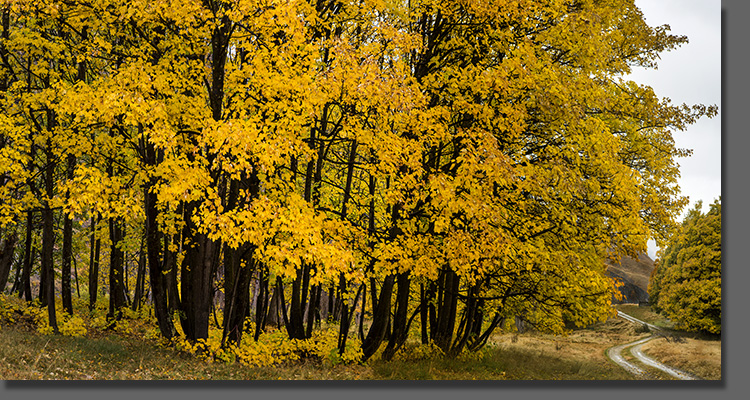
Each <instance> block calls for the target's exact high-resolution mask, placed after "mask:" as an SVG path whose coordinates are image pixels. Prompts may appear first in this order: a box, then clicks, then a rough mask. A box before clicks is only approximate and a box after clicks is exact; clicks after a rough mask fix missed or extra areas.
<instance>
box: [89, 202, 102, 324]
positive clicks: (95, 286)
mask: <svg viewBox="0 0 750 400" xmlns="http://www.w3.org/2000/svg"><path fill="white" fill-rule="evenodd" d="M100 220H101V216H99V215H97V217H96V219H94V217H91V240H90V241H89V247H90V250H89V310H90V311H93V310H94V309H95V308H96V298H97V295H98V294H99V255H100V252H101V246H102V242H101V239H99V238H98V237H97V236H96V226H97V225H98V224H99V221H100Z"/></svg>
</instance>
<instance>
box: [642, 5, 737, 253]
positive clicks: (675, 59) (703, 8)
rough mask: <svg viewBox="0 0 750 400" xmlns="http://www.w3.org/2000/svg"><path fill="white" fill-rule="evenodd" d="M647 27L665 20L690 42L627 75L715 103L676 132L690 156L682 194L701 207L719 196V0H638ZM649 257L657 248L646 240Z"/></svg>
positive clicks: (680, 96)
mask: <svg viewBox="0 0 750 400" xmlns="http://www.w3.org/2000/svg"><path fill="white" fill-rule="evenodd" d="M635 4H636V5H637V6H638V7H639V8H640V9H641V11H642V12H643V15H644V18H645V20H646V23H647V24H649V25H650V26H659V25H664V24H667V25H669V26H670V27H671V33H672V34H676V35H685V36H687V37H688V40H689V43H687V44H684V45H683V46H681V47H679V48H677V49H675V50H672V51H669V52H666V53H662V55H661V60H660V61H659V62H658V64H659V67H658V69H657V70H644V69H642V68H639V69H638V70H636V71H633V74H631V75H630V76H629V79H632V80H633V81H636V82H638V83H642V84H646V85H649V86H651V87H652V88H654V91H655V92H656V94H657V95H658V96H660V97H668V98H669V99H671V101H672V103H673V104H683V103H686V104H688V105H692V104H699V103H701V104H706V105H717V106H718V107H719V114H718V115H717V116H715V117H714V118H711V119H708V118H702V119H701V120H699V121H698V122H697V123H695V124H694V125H691V126H689V127H688V128H687V130H685V131H678V132H674V138H675V144H676V146H677V147H678V148H688V149H692V150H693V155H692V156H691V157H688V158H682V159H679V160H678V163H679V164H680V171H681V178H680V180H679V185H680V188H681V189H682V194H683V195H684V196H688V197H689V199H690V204H689V205H688V206H687V207H686V208H685V210H688V209H690V208H693V206H694V204H695V202H696V201H698V200H703V211H704V212H706V211H707V210H708V205H709V204H711V203H713V201H714V200H715V199H717V198H718V197H719V196H720V195H721V111H722V109H721V1H720V0H636V1H635ZM648 253H649V256H650V257H651V258H653V259H655V257H656V254H655V253H656V247H655V245H654V243H653V241H650V242H649V249H648Z"/></svg>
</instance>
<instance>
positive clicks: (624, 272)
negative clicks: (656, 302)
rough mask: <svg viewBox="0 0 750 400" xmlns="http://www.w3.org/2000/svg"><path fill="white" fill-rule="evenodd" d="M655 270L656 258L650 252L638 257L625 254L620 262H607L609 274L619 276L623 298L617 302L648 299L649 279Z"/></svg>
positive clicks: (634, 301)
mask: <svg viewBox="0 0 750 400" xmlns="http://www.w3.org/2000/svg"><path fill="white" fill-rule="evenodd" d="M653 270H654V260H652V259H651V257H649V256H648V254H645V253H643V254H640V255H639V256H638V259H633V258H631V257H626V256H623V257H622V259H621V260H620V262H619V263H615V262H612V261H611V260H610V261H609V262H607V275H609V276H611V277H613V278H619V279H620V280H622V282H623V283H624V285H623V286H622V287H620V292H621V293H622V295H623V299H622V300H620V301H617V300H615V299H613V300H612V301H613V302H615V303H639V302H641V301H648V280H649V277H650V276H651V271H653Z"/></svg>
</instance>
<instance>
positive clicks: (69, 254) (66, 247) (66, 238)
mask: <svg viewBox="0 0 750 400" xmlns="http://www.w3.org/2000/svg"><path fill="white" fill-rule="evenodd" d="M67 162H68V165H67V169H66V177H67V179H68V180H69V181H70V180H73V169H74V168H75V164H76V157H75V156H74V155H72V154H69V155H68V160H67ZM66 196H69V195H68V194H66ZM72 259H73V220H72V219H71V218H70V216H69V215H65V220H64V222H63V244H62V271H61V272H62V277H61V283H62V307H63V310H64V311H65V312H66V313H68V314H69V315H72V314H73V297H72V288H71V282H70V274H71V262H72Z"/></svg>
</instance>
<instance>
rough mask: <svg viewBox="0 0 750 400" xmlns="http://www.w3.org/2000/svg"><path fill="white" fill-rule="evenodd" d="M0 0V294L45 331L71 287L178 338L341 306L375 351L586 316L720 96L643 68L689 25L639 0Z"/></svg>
mask: <svg viewBox="0 0 750 400" xmlns="http://www.w3.org/2000/svg"><path fill="white" fill-rule="evenodd" d="M0 4H2V6H1V10H2V32H0V38H1V41H0V101H1V102H2V107H3V108H2V110H3V112H2V113H1V114H0V115H1V116H0V197H1V198H2V203H1V205H0V227H1V228H0V229H1V230H0V234H2V246H1V247H0V248H1V250H2V253H1V254H2V256H0V285H2V286H0V290H4V289H5V286H6V285H8V286H9V287H10V291H11V292H15V293H17V294H18V295H19V296H22V297H23V298H25V299H26V300H27V301H32V297H33V296H32V293H33V292H34V291H36V293H38V298H39V300H40V302H41V304H42V305H43V306H44V307H47V310H48V319H49V323H50V326H52V328H53V329H54V330H57V327H56V321H57V314H56V313H57V312H58V311H62V312H65V313H68V314H70V313H73V306H72V296H73V294H74V293H79V296H80V292H81V286H83V292H84V294H85V293H88V303H89V307H90V309H92V310H93V309H94V308H95V307H96V304H97V301H101V296H105V297H106V301H107V303H108V318H110V319H112V320H117V319H118V318H121V316H122V309H123V308H124V307H127V306H130V307H133V308H134V309H137V308H138V307H141V306H142V305H144V304H149V305H150V306H151V307H152V308H153V312H154V315H155V317H156V320H157V322H158V327H159V330H160V333H161V335H162V336H163V337H165V338H173V337H175V336H176V335H178V334H179V333H178V329H177V327H178V326H179V328H180V329H179V330H180V331H182V332H183V333H184V335H185V337H186V338H187V339H188V340H190V341H196V340H199V339H202V338H206V337H208V333H209V329H210V326H211V324H212V323H213V324H215V325H216V324H218V325H220V327H219V329H221V330H222V332H223V338H224V339H223V340H222V343H225V342H226V343H239V342H240V341H241V340H250V339H247V338H244V335H245V334H246V333H248V334H251V335H252V336H253V337H254V339H255V340H257V339H258V337H259V335H261V334H262V333H263V332H264V330H265V329H266V328H267V327H268V326H269V321H270V322H271V323H273V322H277V323H278V324H280V326H283V329H285V330H286V332H287V334H288V337H289V338H291V339H303V338H308V337H310V336H311V333H312V331H313V330H314V329H315V328H316V327H317V326H320V324H321V323H323V322H328V323H331V324H335V325H337V326H338V329H339V350H340V351H341V352H343V351H344V349H345V348H346V346H347V341H348V340H349V339H350V337H351V336H352V335H357V337H358V338H359V342H360V343H361V346H362V351H363V354H364V358H365V359H367V358H369V357H371V356H372V355H374V354H375V353H376V352H377V351H379V350H382V354H383V357H384V358H386V359H388V358H391V357H392V356H393V355H394V354H395V352H396V351H397V350H398V349H399V348H400V347H401V346H403V344H404V343H405V342H406V340H407V338H408V336H409V332H410V331H412V330H414V331H416V332H418V335H417V336H418V337H419V340H421V342H422V343H430V342H431V343H434V344H435V345H437V346H438V347H439V348H440V349H441V350H443V351H444V352H445V353H447V354H458V353H460V352H461V351H463V350H475V349H479V348H481V347H482V346H483V345H484V344H485V343H486V342H487V340H488V339H489V338H490V336H491V334H492V333H493V331H494V330H496V329H497V328H498V327H499V326H502V324H503V323H504V321H506V320H508V319H510V318H522V319H523V320H524V321H526V322H527V323H529V324H532V325H533V326H534V327H536V328H537V329H540V330H544V331H549V332H556V333H557V332H562V330H563V329H564V328H565V327H566V326H568V325H569V324H576V325H586V324H590V323H592V322H595V321H597V320H600V319H601V318H604V317H606V316H607V315H609V313H610V299H611V294H612V293H613V291H614V290H615V286H616V284H615V283H614V282H613V281H612V280H611V279H610V278H608V277H606V276H605V275H604V268H605V266H604V259H605V258H608V257H617V255H619V254H626V253H627V254H633V253H635V252H638V251H642V250H644V249H645V243H646V240H647V239H648V238H650V237H654V238H657V239H659V240H661V239H663V238H666V237H667V234H668V232H669V231H670V229H672V227H673V226H674V219H675V216H676V215H677V213H678V212H679V211H680V209H681V208H682V207H683V206H684V205H685V204H686V200H685V199H684V198H683V197H681V196H680V195H679V188H678V187H677V184H676V179H677V177H678V175H679V169H678V165H677V162H676V159H677V158H679V157H683V156H686V155H688V154H689V151H688V150H684V149H678V148H676V147H675V146H674V141H673V138H672V133H673V132H674V131H678V130H682V129H684V128H685V127H686V126H687V125H689V124H691V123H693V122H695V121H696V119H698V118H700V117H703V116H709V117H710V116H712V115H714V114H715V113H716V108H715V107H713V106H704V105H694V106H688V105H673V104H671V103H670V102H669V101H668V100H666V99H661V98H659V97H658V96H657V95H656V94H655V93H654V92H653V90H652V89H651V88H650V87H647V86H643V85H639V84H637V83H635V82H632V81H628V80H627V79H626V75H627V73H628V72H629V71H630V69H631V68H633V67H636V66H637V67H654V66H655V65H656V60H657V59H658V55H659V53H660V52H663V51H666V50H669V49H673V48H675V47H677V46H679V45H680V44H683V43H685V42H686V41H687V38H685V37H683V36H677V35H672V34H670V33H669V28H668V26H660V27H650V26H648V25H647V24H646V23H645V22H644V20H643V16H642V14H641V12H640V10H639V9H638V8H637V7H636V6H635V5H634V3H633V1H632V0H618V1H614V2H608V3H606V4H603V3H601V2H596V1H588V0H572V1H552V2H538V1H520V2H503V1H497V2H484V1H466V0H448V1H445V0H443V1H385V0H357V1H336V0H289V1H274V0H203V1H198V0H170V1H162V2H150V1H121V0H43V1H38V2H26V1H13V0H5V1H3V2H2V3H0ZM11 272H14V273H11ZM78 274H81V275H82V276H86V277H88V279H87V282H86V281H84V282H83V285H81V283H80V282H79V281H80V280H79V279H77V277H78ZM126 275H128V276H129V279H126ZM103 276H106V278H107V280H106V282H103V281H102V279H101V277H103ZM58 277H59V287H58V289H56V286H57V285H58V281H57V279H58ZM37 282H38V283H37ZM102 283H103V284H102ZM37 285H38V286H37ZM74 286H75V288H74ZM57 292H59V293H60V296H61V298H62V310H57V309H56V306H55V301H54V299H55V296H56V293H57ZM324 306H325V308H326V309H323V308H324ZM217 309H218V310H220V312H221V321H219V319H218V318H212V312H213V313H214V316H215V313H216V310H217ZM324 316H325V318H324ZM212 320H213V321H212ZM324 320H325V321H324ZM248 321H252V322H253V325H254V328H255V330H254V331H251V332H250V331H248V326H247V323H248ZM243 338H244V339H243Z"/></svg>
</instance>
